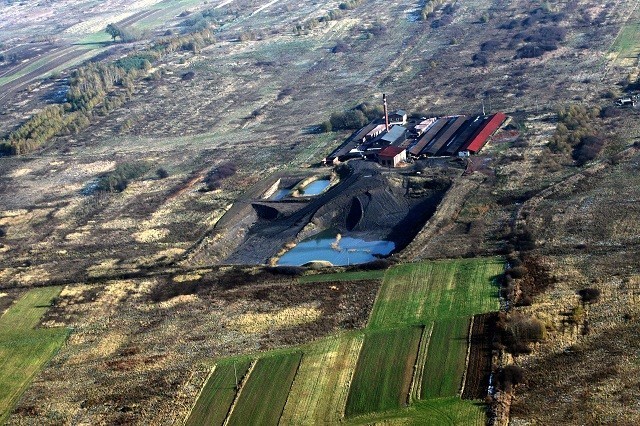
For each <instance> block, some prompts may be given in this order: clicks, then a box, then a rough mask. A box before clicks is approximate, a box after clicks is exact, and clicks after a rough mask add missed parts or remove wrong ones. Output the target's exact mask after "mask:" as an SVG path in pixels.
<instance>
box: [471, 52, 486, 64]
mask: <svg viewBox="0 0 640 426" xmlns="http://www.w3.org/2000/svg"><path fill="white" fill-rule="evenodd" d="M471 59H472V60H473V64H472V65H473V66H474V67H486V66H487V65H489V55H487V54H486V53H485V52H478V53H476V54H475V55H473V57H472V58H471Z"/></svg>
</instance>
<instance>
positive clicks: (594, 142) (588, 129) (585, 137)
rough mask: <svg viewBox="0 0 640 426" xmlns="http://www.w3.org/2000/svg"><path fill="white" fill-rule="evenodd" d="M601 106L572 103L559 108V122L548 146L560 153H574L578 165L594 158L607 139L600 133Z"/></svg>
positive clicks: (552, 150)
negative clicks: (590, 106) (589, 106)
mask: <svg viewBox="0 0 640 426" xmlns="http://www.w3.org/2000/svg"><path fill="white" fill-rule="evenodd" d="M600 114H601V111H600V109H599V108H597V107H594V108H587V107H586V106H583V105H571V106H569V107H565V108H561V109H560V110H558V124H557V126H556V132H555V133H554V135H553V137H552V138H551V141H550V142H549V145H548V148H549V149H550V150H551V152H554V153H560V154H569V153H570V152H571V153H572V156H573V158H574V160H576V162H577V164H578V165H583V164H585V163H586V162H588V161H590V160H593V159H594V158H596V156H597V155H598V154H599V153H600V151H601V150H602V148H603V146H604V143H605V139H604V138H603V137H602V136H601V135H600V133H599V131H600V129H599V124H600V122H599V117H600Z"/></svg>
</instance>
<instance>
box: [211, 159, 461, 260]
mask: <svg viewBox="0 0 640 426" xmlns="http://www.w3.org/2000/svg"><path fill="white" fill-rule="evenodd" d="M410 179H411V178H410V177H408V173H407V172H405V173H404V174H403V173H399V172H389V171H388V170H385V169H383V168H381V167H379V166H378V165H377V164H375V163H369V162H354V163H353V164H352V165H350V172H349V173H346V174H344V175H343V177H342V179H341V180H340V181H339V182H338V183H337V184H335V185H333V186H331V187H330V188H328V189H327V190H326V191H324V192H322V193H321V194H319V195H317V196H314V197H303V198H302V199H300V198H298V199H283V200H280V201H269V200H264V199H258V200H255V201H254V202H252V203H251V204H250V205H251V210H252V212H250V213H249V212H247V211H246V209H245V213H246V214H245V215H244V216H243V217H238V218H227V222H231V221H235V220H243V221H244V223H245V224H246V225H248V223H247V218H248V217H251V219H250V225H249V226H248V227H246V228H244V232H243V233H242V235H240V234H238V233H237V232H236V233H235V238H236V239H237V245H236V247H235V249H234V250H233V251H232V252H231V253H230V254H229V255H228V256H227V257H226V258H224V259H223V260H222V262H221V263H228V264H256V263H266V262H268V261H269V259H272V258H274V257H276V256H278V255H280V254H282V250H283V247H284V246H285V244H289V243H292V242H295V243H297V242H300V241H302V240H304V239H306V238H309V237H312V236H314V235H316V234H318V233H320V232H323V231H326V230H331V231H333V232H335V233H339V234H341V235H342V236H343V237H352V238H357V239H362V240H365V241H388V242H392V243H393V244H394V245H395V250H394V252H396V251H399V250H401V249H402V248H404V247H405V246H406V245H407V244H408V243H409V242H411V240H412V239H413V237H414V236H415V235H416V233H417V232H418V231H419V230H420V229H421V228H422V227H423V226H424V224H425V223H426V222H427V220H429V218H430V217H431V216H432V215H433V213H434V212H435V210H436V208H437V206H438V204H439V203H440V201H441V200H442V198H443V197H444V195H445V193H446V191H447V190H448V188H449V185H450V182H449V181H447V182H445V183H444V184H443V182H442V181H440V182H439V184H438V185H429V184H428V182H427V183H425V184H424V185H422V184H420V188H419V190H418V191H416V190H415V188H414V187H415V182H413V183H411V180H410ZM245 216H247V217H245ZM317 260H322V259H317Z"/></svg>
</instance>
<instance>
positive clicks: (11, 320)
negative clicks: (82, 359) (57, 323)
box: [0, 287, 68, 423]
mask: <svg viewBox="0 0 640 426" xmlns="http://www.w3.org/2000/svg"><path fill="white" fill-rule="evenodd" d="M60 290H61V289H60V287H48V288H39V289H33V290H30V291H28V292H27V293H26V294H25V295H24V296H22V297H21V298H20V299H18V300H17V301H16V302H15V303H14V304H13V305H12V306H11V307H10V308H9V310H7V311H6V312H5V314H4V315H2V317H0V383H2V386H0V423H2V422H4V421H5V420H6V417H7V416H8V414H9V412H10V410H11V408H12V407H13V405H14V404H15V403H16V402H17V400H18V399H19V398H20V396H21V395H22V393H23V392H24V390H25V389H26V388H27V386H29V384H30V382H31V381H32V380H33V378H34V377H35V376H36V375H37V374H38V372H39V371H40V369H41V368H42V366H43V365H44V364H46V363H47V362H48V361H49V360H50V359H51V357H52V356H53V355H54V354H55V353H56V352H57V351H58V349H60V346H62V344H63V343H64V341H65V339H66V338H67V335H68V330H66V329H64V328H36V327H37V325H38V324H39V323H40V318H41V317H42V315H43V314H44V313H45V312H46V311H47V309H49V306H50V304H51V300H52V299H53V298H54V297H56V296H57V295H58V294H59V293H60Z"/></svg>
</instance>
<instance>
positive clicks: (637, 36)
mask: <svg viewBox="0 0 640 426" xmlns="http://www.w3.org/2000/svg"><path fill="white" fill-rule="evenodd" d="M638 54H640V8H638V7H637V6H636V7H635V9H634V13H633V14H632V15H631V16H630V17H629V20H628V21H627V23H626V24H625V25H624V27H623V28H622V30H620V33H618V37H616V40H615V41H614V43H613V45H612V46H611V50H610V52H609V55H610V57H611V56H612V57H613V58H614V59H615V61H616V62H618V63H619V64H624V62H625V60H631V61H630V62H629V64H635V61H636V60H637V58H638Z"/></svg>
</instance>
